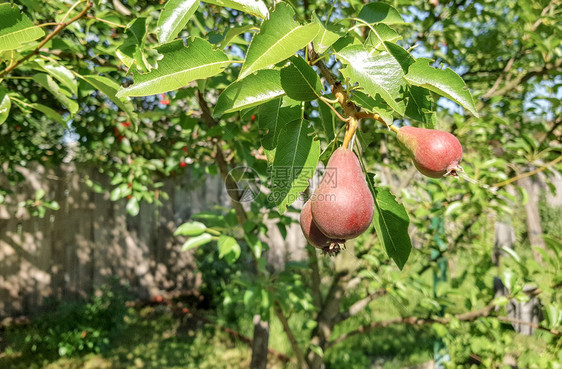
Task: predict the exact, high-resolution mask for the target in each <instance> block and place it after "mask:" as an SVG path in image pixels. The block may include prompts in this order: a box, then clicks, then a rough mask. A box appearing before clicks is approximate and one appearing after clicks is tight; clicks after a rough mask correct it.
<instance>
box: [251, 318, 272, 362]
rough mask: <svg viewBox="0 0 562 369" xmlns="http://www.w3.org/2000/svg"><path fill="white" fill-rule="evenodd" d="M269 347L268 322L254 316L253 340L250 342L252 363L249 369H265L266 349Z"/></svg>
mask: <svg viewBox="0 0 562 369" xmlns="http://www.w3.org/2000/svg"><path fill="white" fill-rule="evenodd" d="M268 345H269V321H264V320H262V319H261V316H260V315H259V314H256V315H254V340H253V342H252V361H251V363H250V369H266V368H267V352H268V351H267V348H268Z"/></svg>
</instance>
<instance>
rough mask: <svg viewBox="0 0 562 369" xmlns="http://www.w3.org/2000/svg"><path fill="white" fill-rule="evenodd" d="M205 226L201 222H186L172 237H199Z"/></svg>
mask: <svg viewBox="0 0 562 369" xmlns="http://www.w3.org/2000/svg"><path fill="white" fill-rule="evenodd" d="M206 229H207V226H206V225H205V224H203V223H201V222H187V223H183V224H182V225H180V226H179V227H178V228H177V229H176V231H175V232H174V236H199V235H200V234H202V233H203V232H205V230H206Z"/></svg>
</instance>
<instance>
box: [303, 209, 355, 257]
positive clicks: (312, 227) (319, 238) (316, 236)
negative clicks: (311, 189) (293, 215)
mask: <svg viewBox="0 0 562 369" xmlns="http://www.w3.org/2000/svg"><path fill="white" fill-rule="evenodd" d="M300 223H301V229H302V233H303V234H304V237H306V240H307V241H308V243H310V244H311V245H312V246H314V247H316V248H317V249H320V250H323V251H324V252H325V253H326V252H329V251H330V250H335V249H336V248H337V251H339V245H341V244H343V243H344V242H345V240H335V239H332V238H330V237H327V236H326V235H325V234H324V233H322V232H321V231H320V230H319V229H318V227H317V226H316V224H315V223H314V220H313V219H312V212H311V211H310V201H307V202H306V203H305V204H304V206H303V208H302V210H301V217H300Z"/></svg>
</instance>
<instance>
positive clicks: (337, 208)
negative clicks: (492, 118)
mask: <svg viewBox="0 0 562 369" xmlns="http://www.w3.org/2000/svg"><path fill="white" fill-rule="evenodd" d="M310 202H311V212H312V219H313V220H314V223H315V224H316V225H317V226H318V229H320V231H321V232H322V233H323V234H324V235H326V236H327V237H329V238H332V239H344V240H349V239H352V238H355V237H357V236H359V235H360V234H361V233H363V232H365V231H366V230H367V228H369V225H370V224H371V221H372V220H373V214H374V211H375V208H374V206H375V203H374V201H373V196H372V195H371V191H370V190H369V186H368V185H367V181H366V180H365V176H364V175H363V171H362V170H361V164H360V163H359V159H357V156H356V155H355V154H354V153H353V151H351V150H349V149H347V148H344V147H340V148H338V149H337V150H336V151H334V153H333V154H332V157H330V160H328V164H327V165H326V172H325V173H324V177H323V178H322V181H321V182H320V185H319V186H318V188H317V189H316V191H315V192H314V194H313V196H312V198H311V199H310Z"/></svg>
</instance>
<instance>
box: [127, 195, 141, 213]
mask: <svg viewBox="0 0 562 369" xmlns="http://www.w3.org/2000/svg"><path fill="white" fill-rule="evenodd" d="M126 209H127V213H129V215H130V216H133V217H135V216H137V214H138V213H139V210H140V207H139V200H137V198H136V197H131V198H130V199H129V201H127V206H126Z"/></svg>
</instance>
